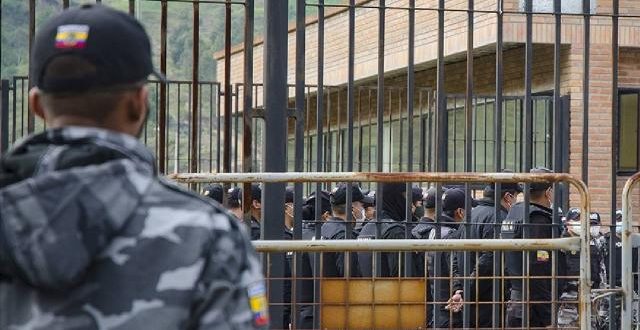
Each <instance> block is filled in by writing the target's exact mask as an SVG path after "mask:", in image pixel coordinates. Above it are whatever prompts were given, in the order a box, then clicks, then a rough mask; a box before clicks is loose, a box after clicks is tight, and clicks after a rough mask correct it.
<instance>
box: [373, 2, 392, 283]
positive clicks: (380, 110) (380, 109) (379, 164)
mask: <svg viewBox="0 0 640 330" xmlns="http://www.w3.org/2000/svg"><path fill="white" fill-rule="evenodd" d="M384 7H385V0H379V8H378V81H377V94H376V110H377V119H378V122H377V129H378V136H377V140H378V141H377V145H378V150H377V151H378V152H377V154H376V171H378V172H382V171H383V170H384V168H383V160H384V44H385V37H384V35H385V9H384ZM389 110H391V109H389ZM389 125H391V123H389ZM383 198H384V196H383V195H382V186H381V185H380V184H379V183H378V184H376V200H377V203H376V238H380V236H381V232H380V231H381V226H380V221H379V220H380V217H379V215H380V214H382V199H383ZM378 260H379V254H378V255H377V256H376V261H378ZM374 274H376V275H379V274H380V262H376V269H375V272H374Z"/></svg>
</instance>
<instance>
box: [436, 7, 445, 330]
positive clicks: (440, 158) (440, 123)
mask: <svg viewBox="0 0 640 330" xmlns="http://www.w3.org/2000/svg"><path fill="white" fill-rule="evenodd" d="M444 10H445V2H444V0H438V50H437V62H436V75H437V78H436V79H437V80H436V111H435V122H436V123H435V136H436V138H435V143H436V146H435V170H436V171H437V172H444V171H446V170H447V145H446V142H447V139H446V126H447V109H446V96H445V90H444V73H445V72H444V70H445V69H444ZM435 206H436V224H437V225H436V239H440V238H441V236H442V227H441V226H440V214H441V213H442V184H441V183H436V205H435ZM440 259H441V254H440V253H436V254H435V258H434V261H433V263H434V266H435V267H434V274H433V276H434V277H436V278H437V277H441V276H442V269H441V260H440ZM433 288H434V290H433V292H434V293H435V292H440V290H441V288H442V281H441V280H436V281H434V285H433ZM434 301H435V299H434ZM437 308H438V305H434V307H433V310H434V313H433V323H434V328H435V327H436V326H437V325H438V324H439V317H438V316H439V315H438V314H439V313H436V312H435V310H436V309H437Z"/></svg>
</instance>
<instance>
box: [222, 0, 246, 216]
mask: <svg viewBox="0 0 640 330" xmlns="http://www.w3.org/2000/svg"><path fill="white" fill-rule="evenodd" d="M245 45H246V43H245ZM232 101H233V92H232V88H231V0H227V1H226V3H225V15H224V149H223V154H222V157H223V161H222V164H223V165H222V171H223V172H225V173H229V172H231V117H232V113H231V111H232V109H231V107H232ZM243 191H244V192H245V193H247V192H248V191H247V189H243ZM248 196H250V194H246V195H245V197H248ZM248 202H249V200H247V199H244V198H243V205H244V206H247V205H249V203H248ZM244 211H245V213H246V212H247V210H246V209H245V210H244Z"/></svg>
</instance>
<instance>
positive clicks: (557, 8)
mask: <svg viewBox="0 0 640 330" xmlns="http://www.w3.org/2000/svg"><path fill="white" fill-rule="evenodd" d="M553 13H554V21H555V24H554V29H555V32H554V42H553V117H552V118H553V133H554V134H553V140H552V141H553V145H552V149H553V151H552V154H553V158H552V165H553V167H552V168H553V171H554V172H556V173H561V172H562V167H561V163H560V159H561V158H562V145H561V143H562V139H561V136H562V130H561V129H562V123H561V118H562V117H561V115H562V113H561V111H562V110H561V109H562V105H561V104H560V74H561V71H560V70H561V68H560V56H561V50H562V48H561V47H562V45H561V42H562V16H561V14H562V7H561V4H560V0H554V1H553ZM545 111H546V109H545ZM545 131H546V130H545ZM558 188H559V185H558V184H554V185H553V191H554V194H553V205H556V207H554V208H553V211H552V212H553V213H552V218H553V221H552V222H553V226H554V227H556V228H559V227H560V226H561V223H560V216H559V213H558V207H557V206H559V205H561V198H562V196H561V195H560V194H559V193H558V192H559V191H558ZM551 233H552V238H556V233H557V231H555V230H552V231H551ZM582 253H585V252H582ZM552 256H553V265H552V273H551V276H552V279H555V277H556V276H557V274H558V252H557V251H553V252H552ZM557 283H558V282H557V281H555V280H554V281H553V282H552V285H551V297H553V303H552V304H551V306H552V307H551V324H552V325H556V323H557V320H558V318H557V307H556V306H557V304H556V302H555V301H556V299H555V297H557V296H558V285H557Z"/></svg>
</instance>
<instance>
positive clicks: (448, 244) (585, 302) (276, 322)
mask: <svg viewBox="0 0 640 330" xmlns="http://www.w3.org/2000/svg"><path fill="white" fill-rule="evenodd" d="M169 177H170V178H171V179H173V180H176V181H177V182H180V183H185V184H192V183H211V182H220V183H232V182H237V183H244V184H245V185H246V184H251V183H258V182H260V183H263V184H264V187H265V188H266V189H268V188H272V189H274V190H273V195H272V196H271V197H272V198H274V199H278V198H279V199H280V201H279V204H278V205H280V207H279V211H280V212H279V213H280V215H279V216H276V217H274V218H268V216H269V215H266V216H265V217H264V218H263V220H262V223H263V224H262V226H263V229H262V230H263V234H264V236H267V235H270V234H273V235H274V236H273V239H275V240H273V239H272V240H265V241H254V245H255V246H256V248H257V250H258V251H259V252H263V263H264V265H265V274H266V276H267V279H268V281H267V282H268V287H269V289H268V294H269V302H270V307H271V308H270V310H271V312H272V318H273V324H272V326H273V327H274V328H276V329H280V328H289V325H288V324H289V323H286V322H284V324H283V322H282V320H283V315H290V317H291V319H290V320H291V325H292V327H293V328H296V324H297V322H296V318H297V317H298V310H297V309H298V308H300V306H301V305H304V304H305V303H306V304H310V305H311V306H313V307H314V320H315V322H316V323H315V324H314V328H356V329H361V328H362V329H364V328H381V329H382V328H384V329H399V328H424V327H425V324H426V323H425V321H424V318H425V317H426V316H425V315H426V313H427V312H426V308H427V306H428V305H430V304H433V302H431V301H428V300H427V299H426V297H425V296H424V295H423V296H420V295H419V292H418V293H416V292H415V290H416V285H417V288H422V289H418V290H422V291H423V293H424V292H426V291H427V289H426V287H425V284H424V283H422V284H421V285H420V283H421V282H417V284H416V281H417V280H419V277H418V278H416V277H414V278H412V277H411V276H409V275H407V274H408V273H406V274H405V275H399V277H397V278H395V280H394V279H393V278H392V279H391V282H389V278H387V280H385V278H382V277H379V276H375V272H374V277H371V278H366V277H365V278H361V277H356V276H349V275H345V277H340V278H326V277H324V276H323V274H322V271H321V269H322V268H321V267H322V266H320V265H321V264H322V262H321V260H322V258H323V257H322V253H327V252H337V251H340V252H359V251H372V252H373V251H375V252H383V251H384V252H397V253H401V252H402V253H404V255H405V256H404V257H403V258H405V260H406V261H405V262H406V263H408V264H409V263H410V262H409V261H408V260H409V258H408V257H407V256H406V255H408V254H410V253H415V252H418V253H419V252H423V251H465V255H466V253H467V252H470V251H486V250H494V251H513V250H517V251H531V250H538V251H539V250H541V249H548V250H553V252H552V254H553V258H554V259H553V260H556V261H555V262H556V263H557V258H556V257H557V255H558V254H559V253H564V252H567V253H568V252H571V253H580V274H579V278H577V280H578V282H579V296H578V301H575V302H574V303H575V304H576V305H577V306H579V307H578V309H579V316H580V327H579V329H589V328H591V322H592V319H591V313H592V310H591V279H590V277H591V272H590V250H589V241H590V236H589V235H590V233H589V230H583V231H582V232H581V236H580V237H574V238H559V237H554V238H549V239H526V237H527V236H525V239H522V240H505V239H497V238H496V239H488V240H487V239H478V240H469V239H461V240H445V241H439V240H437V239H436V240H372V241H358V240H338V241H318V239H320V226H316V227H315V228H316V230H315V234H316V240H312V241H295V240H294V241H282V240H278V239H281V237H282V232H281V228H282V227H281V226H282V221H283V220H282V219H284V204H285V203H284V184H285V183H295V184H296V190H297V191H298V193H296V196H295V211H294V212H295V214H298V215H296V216H295V217H294V219H295V223H294V231H297V235H301V230H302V227H303V220H302V217H301V216H299V215H300V214H301V213H302V195H301V194H299V192H300V188H301V187H300V185H301V184H302V183H311V182H349V183H354V184H355V183H360V182H406V183H407V187H408V188H407V190H408V193H410V191H411V190H410V189H411V188H410V187H411V186H410V182H430V183H435V184H436V186H440V185H442V184H443V183H447V182H461V183H466V184H472V183H481V182H497V183H505V182H521V183H524V184H525V185H528V184H530V183H534V182H553V183H559V182H566V183H568V184H570V185H571V186H572V187H573V188H575V189H576V191H577V192H578V193H579V195H580V207H581V210H582V217H581V226H582V228H585V229H588V228H590V223H589V217H588V216H587V214H589V209H590V202H589V200H590V199H589V193H588V190H587V187H586V185H585V184H584V183H583V182H581V181H580V180H577V179H575V178H574V177H572V176H570V175H567V174H514V173H487V174H477V173H426V172H415V173H407V172H403V173H377V172H372V173H364V172H361V173H351V172H342V173H246V174H237V173H229V174H206V173H180V174H172V175H170V176H169ZM278 191H279V194H278ZM316 193H319V190H317V191H316ZM378 193H379V194H380V193H381V190H378ZM497 194H499V192H498V193H497ZM278 195H280V196H278ZM267 196H268V195H267ZM267 196H265V197H264V198H266V197H267ZM348 196H349V195H348ZM378 196H380V195H378ZM439 196H440V193H438V197H437V198H436V199H435V200H436V209H437V210H441V209H442V205H441V204H442V202H441V198H439ZM378 198H380V197H378ZM382 198H384V197H382ZM347 199H348V201H347V202H348V203H350V202H351V201H350V199H351V198H350V197H347ZM318 200H319V199H318ZM525 200H527V201H528V200H529V193H525ZM377 206H378V210H381V206H380V203H378V204H377ZM466 208H467V209H468V210H469V209H470V208H471V205H470V201H467V203H466ZM436 212H437V213H439V211H436ZM378 214H380V213H378ZM405 216H406V219H410V215H409V211H408V208H407V215H405ZM317 218H319V215H318V214H316V219H317ZM348 218H350V216H349V217H348ZM375 221H376V222H377V223H378V225H380V224H381V223H380V222H378V221H381V220H380V219H378V220H375ZM410 221H411V220H406V221H404V222H402V223H403V224H404V225H405V226H407V228H408V227H409V225H410V223H411V222H410ZM437 221H439V220H437ZM524 224H525V226H527V225H528V224H529V216H528V214H527V215H526V216H525V220H524ZM468 225H470V223H469V222H468V219H467V222H464V223H463V226H464V228H470V227H469V226H468ZM555 225H559V224H558V223H557V222H556V223H554V225H552V226H555ZM267 226H268V227H267ZM438 228H440V227H438ZM438 230H440V229H438ZM465 231H466V229H465ZM525 231H526V229H525ZM275 233H278V234H279V236H275ZM437 237H439V236H437ZM407 238H408V237H407ZM560 250H563V251H564V252H562V251H560ZM299 252H307V253H309V252H320V253H321V254H320V256H319V257H316V258H315V262H316V263H317V266H315V269H316V271H314V272H313V276H311V277H305V276H304V275H302V274H303V271H302V267H303V265H302V262H301V261H300V260H301V259H300V255H299V254H298V253H299ZM283 253H286V254H287V255H289V254H291V255H292V259H291V260H290V261H288V262H287V261H285V255H284V254H283ZM524 255H526V260H529V259H528V258H529V257H530V255H529V253H526V254H524ZM465 258H466V257H465ZM347 259H348V257H347ZM436 260H437V259H436ZM494 263H495V267H497V268H498V269H502V267H504V264H503V263H504V261H503V260H502V259H498V260H495V259H494ZM285 264H289V267H290V268H291V269H290V270H291V274H290V275H285ZM347 264H348V262H347ZM438 264H439V263H438ZM405 266H407V265H405ZM346 267H348V266H346ZM463 267H464V269H465V272H464V274H465V276H467V277H464V281H465V288H466V285H467V283H468V282H470V281H474V280H475V281H478V279H479V278H478V277H477V276H476V277H473V276H471V277H469V276H470V268H469V267H471V265H469V264H468V263H467V262H465V263H464V266H463ZM557 267H558V266H557V265H555V266H553V270H552V276H551V281H552V283H553V284H552V287H553V288H552V292H554V293H555V294H557V293H558V292H559V290H560V288H559V284H558V283H559V280H560V279H563V278H565V279H566V278H569V277H567V276H565V277H563V276H560V275H559V270H558V268H557ZM318 269H320V271H319V272H318V271H317V270H318ZM435 269H436V271H435V274H429V275H427V273H424V274H423V275H422V279H423V280H426V281H432V280H435V281H436V282H435V283H438V279H439V278H441V277H442V276H451V275H445V273H443V272H442V270H441V269H440V268H439V266H436V268H435ZM523 274H524V275H525V276H524V277H521V278H519V277H515V276H513V275H512V276H507V275H505V274H504V272H502V275H500V276H496V277H490V279H492V280H493V281H497V282H499V281H503V282H504V281H505V279H507V278H509V280H511V281H513V280H516V281H517V280H522V281H529V269H528V267H527V270H526V272H523ZM509 280H507V281H509ZM287 281H289V282H288V283H289V286H290V290H291V291H287V290H285V285H286V284H285V283H287ZM305 281H306V282H308V281H313V283H314V284H313V287H314V291H313V292H314V300H313V301H312V302H308V301H299V300H298V298H299V293H298V292H297V291H298V290H300V289H299V287H300V286H302V285H303V283H304V282H305ZM376 281H378V283H381V284H379V286H376ZM385 281H386V282H385ZM497 282H496V283H497ZM393 283H396V285H395V286H394V285H393ZM403 283H405V284H406V285H407V286H408V287H413V288H414V289H406V290H410V291H411V292H404V291H403V290H402V289H401V288H402V287H403ZM526 283H528V282H526ZM389 285H391V286H393V287H394V288H395V289H389V287H388V286H389ZM435 285H436V289H435V290H436V291H437V290H438V286H437V285H438V284H435ZM323 286H326V287H328V288H330V289H323ZM363 286H365V287H368V288H369V290H372V291H371V292H372V295H371V296H369V295H367V294H365V295H364V298H348V297H353V296H354V294H355V291H356V290H359V289H362V287H363ZM496 287H497V284H496ZM335 290H338V292H337V293H336V292H335ZM343 290H344V293H343V294H340V292H341V291H343ZM376 290H379V292H378V294H379V295H385V294H389V293H391V294H392V296H395V297H396V298H395V300H393V299H392V300H391V301H389V300H385V299H381V298H378V299H376V298H374V297H375V296H376V295H375V292H377V291H376ZM389 290H391V291H389ZM351 291H354V293H349V292H351ZM283 292H284V293H286V292H289V294H290V296H289V295H287V297H288V298H289V299H290V300H286V297H285V295H284V294H283ZM403 292H404V293H403ZM416 294H418V296H417V297H418V298H416ZM529 294H530V292H529V290H528V289H527V290H526V292H525V293H524V298H523V303H525V302H526V306H527V308H528V307H529V304H530V302H529V301H528V300H527V298H526V297H528V296H529ZM335 295H339V296H338V298H336V296H335ZM367 297H368V298H367ZM493 299H494V301H493V306H494V307H493V310H494V311H493V313H494V319H493V325H494V327H500V324H501V323H502V321H501V316H500V315H501V310H502V309H503V308H504V305H505V304H506V303H507V301H506V300H505V298H504V296H502V294H501V293H499V292H498V293H496V292H494V296H493ZM470 300H471V299H469V292H468V290H466V291H465V301H467V302H471V303H473V302H472V301H470ZM476 303H477V302H476ZM534 303H541V302H534ZM547 303H549V304H552V306H553V307H552V308H551V310H552V313H553V318H554V319H553V322H554V323H553V324H554V325H555V315H556V311H557V309H558V305H559V303H558V302H557V301H556V300H555V298H552V301H549V302H547ZM351 305H353V306H355V307H353V306H351ZM403 305H409V307H413V308H417V309H418V312H416V311H415V310H414V311H413V312H411V309H410V311H407V310H405V309H403V308H402V306H403ZM349 306H351V307H352V308H356V309H357V308H365V309H367V310H368V311H369V312H368V314H367V315H370V316H371V317H372V318H373V316H374V315H376V314H375V310H376V306H378V308H379V313H381V314H379V315H378V316H384V317H385V318H386V317H389V318H391V320H392V321H391V322H390V323H388V322H387V321H388V320H387V321H385V322H381V323H376V322H377V321H375V320H373V319H366V318H365V319H361V318H362V315H360V314H357V313H356V314H354V315H353V316H352V317H353V319H351V320H350V318H349V315H350V313H355V310H356V309H349V308H350V307H349ZM380 306H382V307H380ZM385 306H386V307H389V306H396V307H397V309H393V310H392V311H391V312H389V310H386V311H385V309H384V307H385ZM286 307H290V308H291V310H290V314H287V313H285V312H284V308H286ZM323 308H324V309H325V310H326V311H325V313H332V314H331V315H330V316H329V317H325V316H323ZM527 308H524V309H523V310H524V312H523V313H524V314H523V315H524V316H523V317H522V319H523V320H528V319H529V317H528V316H527V315H528V312H527ZM371 309H373V310H371ZM468 309H469V308H467V309H465V311H464V322H465V323H464V324H465V327H466V328H468V324H469V322H470V320H469V317H470V316H469V312H468ZM403 311H404V313H406V314H404V316H402V315H403ZM420 311H421V312H420ZM360 312H362V311H360ZM334 313H338V315H340V313H342V315H344V317H342V318H340V317H339V316H338V315H336V314H334ZM358 315H359V316H358ZM336 317H338V321H336V319H335V318H336ZM396 317H397V322H396V321H394V320H395V319H396ZM335 322H338V323H335ZM340 322H342V323H340ZM522 327H523V328H530V327H529V323H528V321H526V322H523V324H522ZM434 328H435V326H434Z"/></svg>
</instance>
